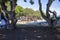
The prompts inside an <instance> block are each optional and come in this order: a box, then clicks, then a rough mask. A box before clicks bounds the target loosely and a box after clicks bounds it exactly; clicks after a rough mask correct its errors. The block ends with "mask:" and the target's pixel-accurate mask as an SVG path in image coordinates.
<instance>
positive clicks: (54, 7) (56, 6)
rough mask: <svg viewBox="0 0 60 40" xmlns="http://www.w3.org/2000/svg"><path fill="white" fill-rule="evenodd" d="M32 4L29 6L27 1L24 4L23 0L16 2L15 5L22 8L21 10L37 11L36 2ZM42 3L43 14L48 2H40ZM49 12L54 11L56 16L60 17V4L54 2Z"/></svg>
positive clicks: (45, 0)
mask: <svg viewBox="0 0 60 40" xmlns="http://www.w3.org/2000/svg"><path fill="white" fill-rule="evenodd" d="M33 1H34V4H33V5H31V4H30V3H29V0H27V2H24V1H23V0H18V1H17V5H19V6H22V7H23V8H32V9H33V10H39V5H38V0H33ZM41 3H42V10H43V11H44V12H45V11H46V4H47V3H48V0H41ZM50 10H51V11H56V12H57V15H60V2H59V1H58V0H55V1H54V2H53V3H52V5H51V7H50Z"/></svg>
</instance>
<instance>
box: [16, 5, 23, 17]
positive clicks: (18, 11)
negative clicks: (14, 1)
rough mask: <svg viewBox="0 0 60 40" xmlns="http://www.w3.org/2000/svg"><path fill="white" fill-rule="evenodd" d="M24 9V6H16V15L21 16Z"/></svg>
mask: <svg viewBox="0 0 60 40" xmlns="http://www.w3.org/2000/svg"><path fill="white" fill-rule="evenodd" d="M22 11H23V8H22V7H21V6H16V8H15V13H16V16H20V15H21V12H22Z"/></svg>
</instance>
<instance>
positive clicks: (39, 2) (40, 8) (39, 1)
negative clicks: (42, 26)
mask: <svg viewBox="0 0 60 40" xmlns="http://www.w3.org/2000/svg"><path fill="white" fill-rule="evenodd" d="M38 4H39V10H40V12H41V15H42V17H43V18H44V19H47V18H46V16H45V15H44V13H43V11H42V4H41V0H38Z"/></svg>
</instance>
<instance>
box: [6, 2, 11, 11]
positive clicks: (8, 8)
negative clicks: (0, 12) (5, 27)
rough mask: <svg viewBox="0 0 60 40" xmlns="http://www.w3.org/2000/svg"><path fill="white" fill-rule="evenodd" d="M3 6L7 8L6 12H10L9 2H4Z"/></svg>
mask: <svg viewBox="0 0 60 40" xmlns="http://www.w3.org/2000/svg"><path fill="white" fill-rule="evenodd" d="M5 5H6V6H7V11H11V6H10V2H9V1H8V2H6V3H5Z"/></svg>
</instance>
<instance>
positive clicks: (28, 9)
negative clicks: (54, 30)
mask: <svg viewBox="0 0 60 40" xmlns="http://www.w3.org/2000/svg"><path fill="white" fill-rule="evenodd" d="M33 12H34V10H32V9H30V8H25V9H24V11H23V13H24V15H25V16H32V13H33Z"/></svg>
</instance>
